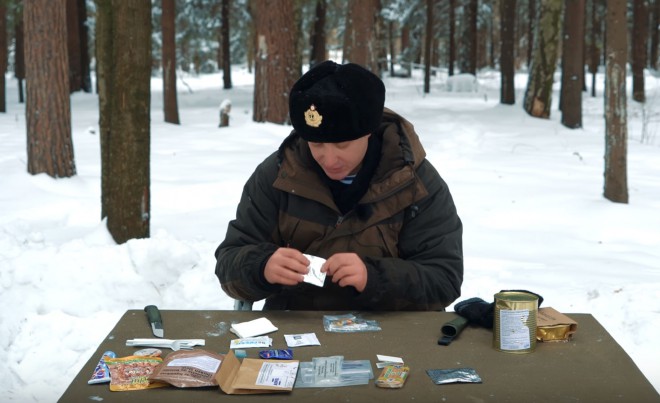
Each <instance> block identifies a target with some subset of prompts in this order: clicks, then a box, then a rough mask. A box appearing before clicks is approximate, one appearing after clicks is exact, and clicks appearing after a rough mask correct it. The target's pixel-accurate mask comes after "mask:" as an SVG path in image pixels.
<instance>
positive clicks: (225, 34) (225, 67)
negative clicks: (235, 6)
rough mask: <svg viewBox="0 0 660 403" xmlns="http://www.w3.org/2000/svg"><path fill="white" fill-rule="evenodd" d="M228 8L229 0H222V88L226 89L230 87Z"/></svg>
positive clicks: (229, 5)
mask: <svg viewBox="0 0 660 403" xmlns="http://www.w3.org/2000/svg"><path fill="white" fill-rule="evenodd" d="M230 10H231V0H222V9H221V20H222V27H221V30H222V88H224V89H226V90H228V89H231V88H232V86H233V85H232V81H231V50H230V46H229V42H230V39H231V38H230V36H229V35H230V30H229V21H230V18H229V17H230Z"/></svg>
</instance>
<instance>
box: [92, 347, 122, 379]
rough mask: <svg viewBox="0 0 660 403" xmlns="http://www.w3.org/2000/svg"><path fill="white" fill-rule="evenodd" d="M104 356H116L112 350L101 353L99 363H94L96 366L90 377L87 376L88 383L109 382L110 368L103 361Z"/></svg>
mask: <svg viewBox="0 0 660 403" xmlns="http://www.w3.org/2000/svg"><path fill="white" fill-rule="evenodd" d="M106 357H109V358H115V357H117V354H115V352H114V351H106V352H105V353H103V355H102V356H101V359H100V360H99V363H98V364H96V368H94V372H93V373H92V377H91V378H89V381H87V383H88V384H90V385H93V384H95V383H108V382H110V369H109V368H108V365H107V364H106V363H105V358H106Z"/></svg>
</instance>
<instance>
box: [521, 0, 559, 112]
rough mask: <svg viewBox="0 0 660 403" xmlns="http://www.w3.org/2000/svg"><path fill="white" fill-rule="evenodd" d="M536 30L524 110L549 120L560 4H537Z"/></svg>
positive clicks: (551, 1)
mask: <svg viewBox="0 0 660 403" xmlns="http://www.w3.org/2000/svg"><path fill="white" fill-rule="evenodd" d="M538 5H539V6H540V7H539V10H538V13H537V15H538V21H537V23H536V26H537V29H536V30H535V31H534V48H533V52H532V64H531V66H530V72H529V80H528V82H527V90H526V91H525V99H524V105H523V107H524V109H525V111H527V113H529V114H530V115H531V116H534V117H538V118H545V119H547V118H549V117H550V109H551V107H552V84H553V78H554V73H555V66H556V64H557V54H558V47H559V33H560V29H559V26H560V23H561V18H560V17H561V7H562V1H561V0H542V1H541V3H540V4H538Z"/></svg>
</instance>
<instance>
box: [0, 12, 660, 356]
mask: <svg viewBox="0 0 660 403" xmlns="http://www.w3.org/2000/svg"><path fill="white" fill-rule="evenodd" d="M659 10H660V0H655V1H641V0H634V1H617V0H614V1H607V2H605V1H599V0H591V1H565V2H564V1H557V0H538V1H536V0H528V1H521V0H519V1H507V0H502V1H494V0H492V1H488V0H482V1H476V0H465V1H458V0H456V1H435V0H417V1H415V0H409V1H404V0H400V1H395V0H391V1H386V0H382V1H376V0H318V1H294V0H275V1H268V0H252V1H247V0H245V1H239V0H233V1H229V0H223V1H174V0H163V1H154V2H150V1H145V0H140V1H135V2H122V1H101V0H97V1H94V2H91V1H84V0H57V1H51V2H47V3H44V2H40V1H34V0H25V1H22V2H19V1H10V0H4V1H2V2H1V3H0V28H1V29H0V67H2V70H3V71H7V72H8V73H9V74H8V75H2V78H1V79H0V81H1V82H0V87H1V88H0V89H1V90H2V91H0V112H3V113H7V105H8V103H7V96H16V97H18V98H19V99H20V102H21V103H23V102H24V103H25V118H26V137H27V158H26V161H25V162H26V169H27V171H28V173H29V174H30V175H38V174H41V173H45V174H46V175H49V176H51V177H53V178H55V179H57V178H69V177H74V176H76V172H77V170H76V159H75V156H74V154H73V150H74V147H73V142H72V136H71V109H72V108H71V94H72V93H75V92H85V93H91V94H98V101H99V139H100V149H101V161H100V164H101V197H100V200H99V203H100V204H101V209H100V211H101V216H100V217H99V219H100V220H103V222H104V223H105V224H106V225H107V230H108V232H109V234H110V235H111V237H112V239H113V240H114V241H115V242H116V243H117V244H123V243H125V242H128V241H129V240H133V239H141V238H149V237H151V233H150V218H151V214H150V213H151V187H150V167H151V159H150V158H151V156H150V141H151V135H152V133H151V127H152V123H151V119H152V116H151V112H150V107H149V105H151V104H152V102H153V100H152V99H151V92H152V91H151V88H150V85H151V82H152V78H153V77H155V76H156V77H161V78H162V80H161V82H162V96H163V118H164V120H165V122H168V123H170V124H172V125H180V124H181V123H180V122H181V120H184V121H185V119H186V117H185V116H181V117H180V116H179V108H178V100H177V96H178V94H180V93H181V91H182V90H183V91H186V90H192V89H190V88H186V87H187V83H186V80H185V77H189V76H191V75H194V76H201V75H205V74H213V73H216V72H221V73H222V89H223V91H227V93H230V91H231V90H232V87H233V82H232V75H231V73H232V68H235V67H233V66H237V65H241V66H243V65H245V66H246V67H247V69H248V72H250V73H251V74H252V76H253V77H254V87H253V88H254V95H253V100H252V102H253V107H252V109H251V113H252V116H251V118H252V121H254V122H269V123H274V124H278V125H284V126H286V125H287V124H288V116H287V115H288V110H287V109H286V105H288V103H287V102H286V94H287V93H288V89H289V88H290V86H291V84H292V83H293V82H294V81H295V80H296V79H297V78H298V77H299V75H300V74H301V73H302V72H304V71H305V70H306V69H307V68H309V66H312V65H314V64H315V63H317V62H319V61H321V60H324V59H326V58H330V57H332V58H334V59H337V61H345V62H347V61H350V62H356V63H359V64H362V65H364V66H365V67H367V68H369V69H371V70H372V71H374V72H377V73H378V74H380V75H382V76H383V77H400V78H409V79H411V80H413V79H417V80H419V79H420V75H419V74H415V72H422V73H423V74H422V77H421V85H422V87H423V92H424V93H426V94H428V93H430V92H431V91H433V87H432V86H431V83H432V80H433V78H434V77H438V76H439V75H444V74H446V75H447V76H448V77H450V78H448V79H447V84H448V86H451V85H454V86H457V87H464V88H465V89H467V90H468V91H469V90H470V89H472V90H474V88H475V85H476V83H477V82H478V80H477V77H478V75H479V74H480V72H486V71H498V72H499V75H500V77H501V81H500V92H499V97H500V103H502V104H505V105H516V107H520V108H522V109H523V110H524V111H525V112H526V113H527V114H528V115H530V116H533V117H535V118H539V119H541V120H547V119H550V118H551V115H552V116H554V115H555V114H560V116H561V123H562V125H563V126H564V127H566V128H571V129H579V128H581V127H582V126H583V123H582V105H583V103H584V98H585V97H597V96H598V95H599V93H598V91H597V88H598V86H602V87H601V91H602V92H601V93H600V95H601V96H603V103H604V108H603V127H604V128H605V133H604V136H605V138H606V141H605V145H606V147H605V149H604V153H603V154H604V155H603V157H604V160H605V164H604V167H603V195H602V196H603V197H604V198H605V199H607V200H609V201H612V202H615V203H622V204H625V203H628V184H627V164H626V163H627V149H626V144H627V136H628V131H627V130H628V125H627V109H628V102H630V101H632V102H635V106H636V108H635V109H634V110H635V111H636V113H637V112H638V113H639V121H640V122H641V129H640V130H641V134H640V140H641V142H642V143H647V144H652V143H653V142H654V141H655V131H654V128H655V127H656V125H657V122H658V119H659V118H658V112H657V108H654V107H653V103H652V102H649V100H647V99H646V92H647V91H646V90H645V85H644V78H645V75H648V74H652V75H657V70H658V65H657V63H658V15H659V13H660V11H659ZM608 38H609V39H608ZM4 44H6V45H4ZM520 72H524V73H526V76H527V77H528V80H527V83H526V87H525V89H524V91H523V97H522V99H518V100H516V99H515V97H516V94H518V95H520V82H518V83H516V82H515V80H514V76H515V74H516V73H520ZM598 74H600V76H601V77H602V76H604V77H605V80H604V81H603V80H600V81H599V80H597V77H598ZM451 77H453V78H454V79H452V78H451ZM626 77H630V82H631V83H632V90H631V91H628V90H627V89H626V82H627V80H626ZM8 79H9V80H16V81H17V85H16V86H11V87H12V88H15V89H16V90H17V93H14V94H13V95H11V94H9V93H8V92H7V91H6V89H7V85H6V80H8ZM466 83H467V84H466ZM24 84H25V91H24ZM516 84H517V85H518V86H519V87H518V91H516V87H515V85H516ZM555 84H558V85H559V92H558V93H559V95H560V102H559V107H560V109H552V108H551V107H552V105H553V99H552V96H553V93H554V92H553V90H552V89H553V88H554V87H555ZM181 87H183V88H181ZM628 94H630V96H628ZM554 95H557V93H554ZM119 100H124V101H125V102H119ZM556 101H557V100H554V104H557V102H556ZM219 109H220V110H219V114H220V116H219V124H220V125H223V124H227V125H230V124H231V121H230V119H229V116H230V113H231V112H230V111H231V105H230V103H229V102H223V103H222V104H221V105H220V108H219ZM37 112H38V113H37ZM111 133H114V135H110V134H111ZM2 270H3V268H1V267H0V271H2ZM4 339H5V340H7V341H5V342H4V343H5V344H4V345H3V349H8V348H10V346H12V343H13V340H12V338H11V337H8V338H4Z"/></svg>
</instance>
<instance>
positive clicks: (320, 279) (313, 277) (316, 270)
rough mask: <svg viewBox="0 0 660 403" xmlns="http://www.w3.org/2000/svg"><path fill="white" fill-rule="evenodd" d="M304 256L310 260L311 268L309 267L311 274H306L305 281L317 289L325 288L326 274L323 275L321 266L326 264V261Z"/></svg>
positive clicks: (316, 257) (320, 258)
mask: <svg viewBox="0 0 660 403" xmlns="http://www.w3.org/2000/svg"><path fill="white" fill-rule="evenodd" d="M303 255H304V256H305V257H306V258H307V259H308V260H309V266H307V268H308V269H309V273H307V274H305V276H304V278H303V281H304V282H306V283H309V284H313V285H315V286H317V287H323V283H324V282H325V273H321V266H323V263H325V259H323V258H322V257H318V256H313V255H308V254H303Z"/></svg>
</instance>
